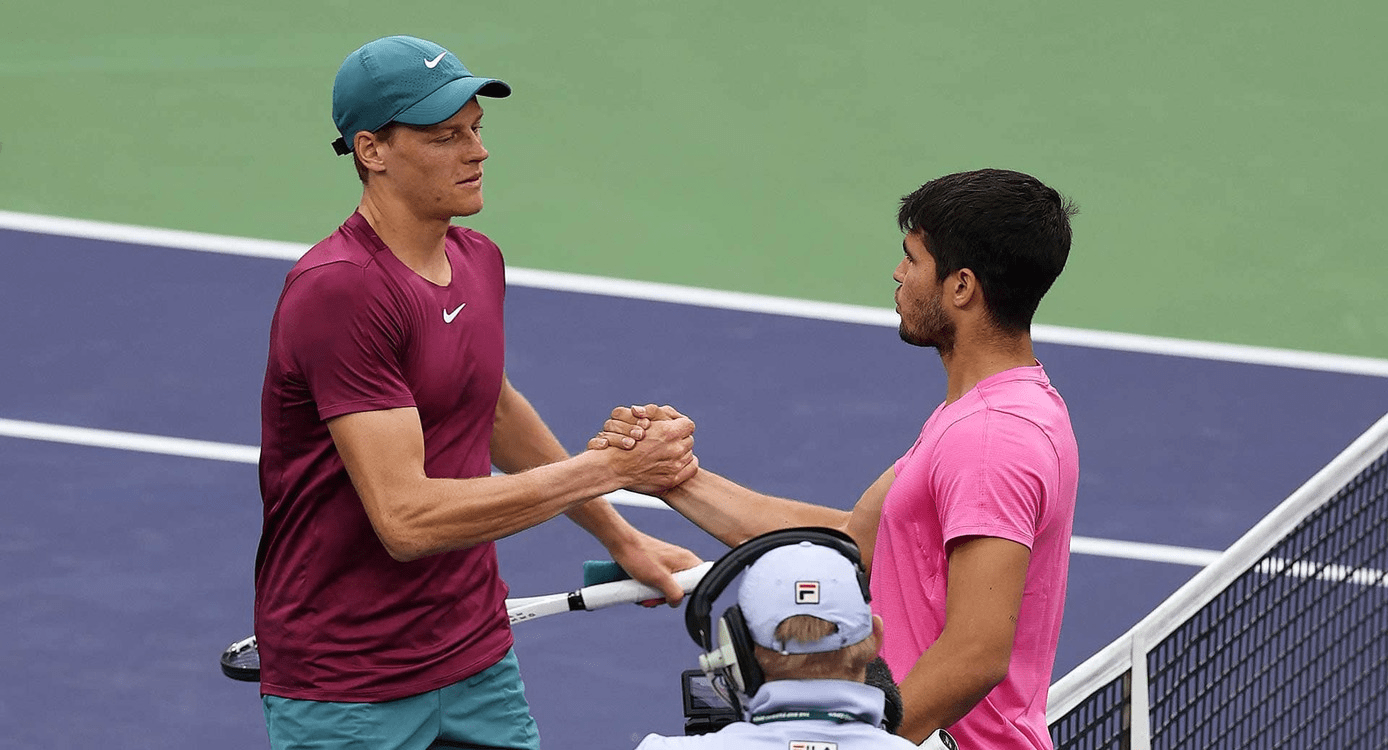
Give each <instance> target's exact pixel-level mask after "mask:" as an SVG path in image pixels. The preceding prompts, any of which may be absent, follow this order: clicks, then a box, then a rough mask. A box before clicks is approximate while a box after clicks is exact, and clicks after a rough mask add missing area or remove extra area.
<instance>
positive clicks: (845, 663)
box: [755, 615, 879, 681]
mask: <svg viewBox="0 0 1388 750" xmlns="http://www.w3.org/2000/svg"><path fill="white" fill-rule="evenodd" d="M838 627H839V626H838V625H835V624H834V623H832V622H829V621H828V620H821V619H820V618H818V617H815V616H814V615H795V616H794V617H788V618H786V619H785V620H783V621H782V622H781V624H780V625H778V626H776V638H777V640H780V641H800V642H802V643H811V642H814V641H817V640H819V639H821V638H824V637H825V636H828V635H829V634H831V633H833V632H835V631H837V630H838ZM878 646H879V644H878V643H877V639H876V638H874V637H873V636H868V637H867V638H864V639H863V640H861V641H858V642H857V643H851V644H849V645H847V646H844V647H843V648H840V649H838V650H836V651H822V652H820V653H815V654H782V653H780V652H779V651H773V650H771V649H769V648H765V647H763V646H756V649H755V651H756V657H757V663H758V664H760V665H761V669H762V672H763V674H765V675H766V679H767V680H768V681H769V680H832V679H838V680H844V679H849V680H862V679H863V673H864V671H865V670H866V669H867V665H868V663H869V662H871V661H872V660H873V659H876V658H877V649H878Z"/></svg>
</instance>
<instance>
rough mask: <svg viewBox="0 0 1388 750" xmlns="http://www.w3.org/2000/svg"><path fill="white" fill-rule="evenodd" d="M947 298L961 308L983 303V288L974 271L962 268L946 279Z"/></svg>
mask: <svg viewBox="0 0 1388 750" xmlns="http://www.w3.org/2000/svg"><path fill="white" fill-rule="evenodd" d="M945 296H946V298H947V299H949V300H950V301H951V302H953V303H954V306H955V307H959V308H963V307H968V306H969V305H970V304H971V303H973V302H975V301H979V302H981V301H983V288H982V287H980V286H979V285H978V276H977V275H975V274H974V272H973V269H971V268H961V269H959V270H958V271H955V272H954V273H952V274H950V275H949V276H948V277H946V278H945Z"/></svg>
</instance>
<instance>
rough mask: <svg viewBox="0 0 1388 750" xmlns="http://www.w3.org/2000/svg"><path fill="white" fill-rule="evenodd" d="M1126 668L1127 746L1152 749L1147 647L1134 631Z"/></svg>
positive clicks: (1138, 749)
mask: <svg viewBox="0 0 1388 750" xmlns="http://www.w3.org/2000/svg"><path fill="white" fill-rule="evenodd" d="M1131 645H1132V651H1131V652H1130V654H1129V658H1130V659H1131V662H1130V663H1131V666H1130V667H1129V669H1128V745H1127V746H1128V748H1129V749H1130V750H1152V705H1151V692H1150V691H1149V690H1148V687H1147V647H1146V645H1144V639H1143V638H1142V637H1141V634H1138V633H1134V634H1133V639H1132V641H1131Z"/></svg>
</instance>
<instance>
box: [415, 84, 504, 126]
mask: <svg viewBox="0 0 1388 750" xmlns="http://www.w3.org/2000/svg"><path fill="white" fill-rule="evenodd" d="M510 95H511V87H510V86H508V85H507V84H506V82H505V81H498V80H497V79H495V78H458V79H455V80H452V81H449V82H448V83H445V84H444V85H442V86H440V87H439V89H438V90H437V91H435V92H434V93H432V94H430V95H428V96H426V97H424V98H423V99H420V100H419V101H418V102H417V103H416V104H415V105H414V106H412V107H410V108H409V109H407V110H405V111H404V112H401V113H400V114H398V115H396V116H395V117H392V118H391V119H392V120H394V121H395V122H403V123H405V124H406V125H437V124H438V123H441V122H443V121H444V120H447V119H448V118H450V117H452V116H453V115H455V114H457V112H458V110H460V109H462V108H463V106H464V105H465V104H467V103H468V101H469V100H471V99H472V98H473V97H475V96H490V97H492V98H494V99H502V98H505V97H508V96H510Z"/></svg>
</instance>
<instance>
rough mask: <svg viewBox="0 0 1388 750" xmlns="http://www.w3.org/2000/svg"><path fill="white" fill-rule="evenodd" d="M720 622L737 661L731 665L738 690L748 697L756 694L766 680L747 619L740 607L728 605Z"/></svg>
mask: <svg viewBox="0 0 1388 750" xmlns="http://www.w3.org/2000/svg"><path fill="white" fill-rule="evenodd" d="M721 622H722V623H723V624H725V625H726V626H727V627H726V630H724V629H723V628H720V629H719V630H720V633H721V632H726V633H727V638H728V641H729V643H730V644H731V646H732V651H733V653H734V654H736V656H737V663H736V664H733V665H732V667H733V671H734V672H735V673H736V680H737V687H738V690H739V691H740V692H741V693H742V694H743V695H745V696H747V697H749V698H750V697H751V696H753V695H756V693H757V691H758V690H760V689H761V686H762V684H763V683H764V682H766V678H765V676H764V675H763V674H762V671H761V665H760V664H758V663H757V653H756V650H755V649H756V644H755V643H754V642H753V641H752V631H751V630H749V629H748V628H747V621H746V620H745V619H743V617H742V608H741V607H736V606H734V607H729V608H728V611H727V612H724V613H723V619H722V621H721Z"/></svg>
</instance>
